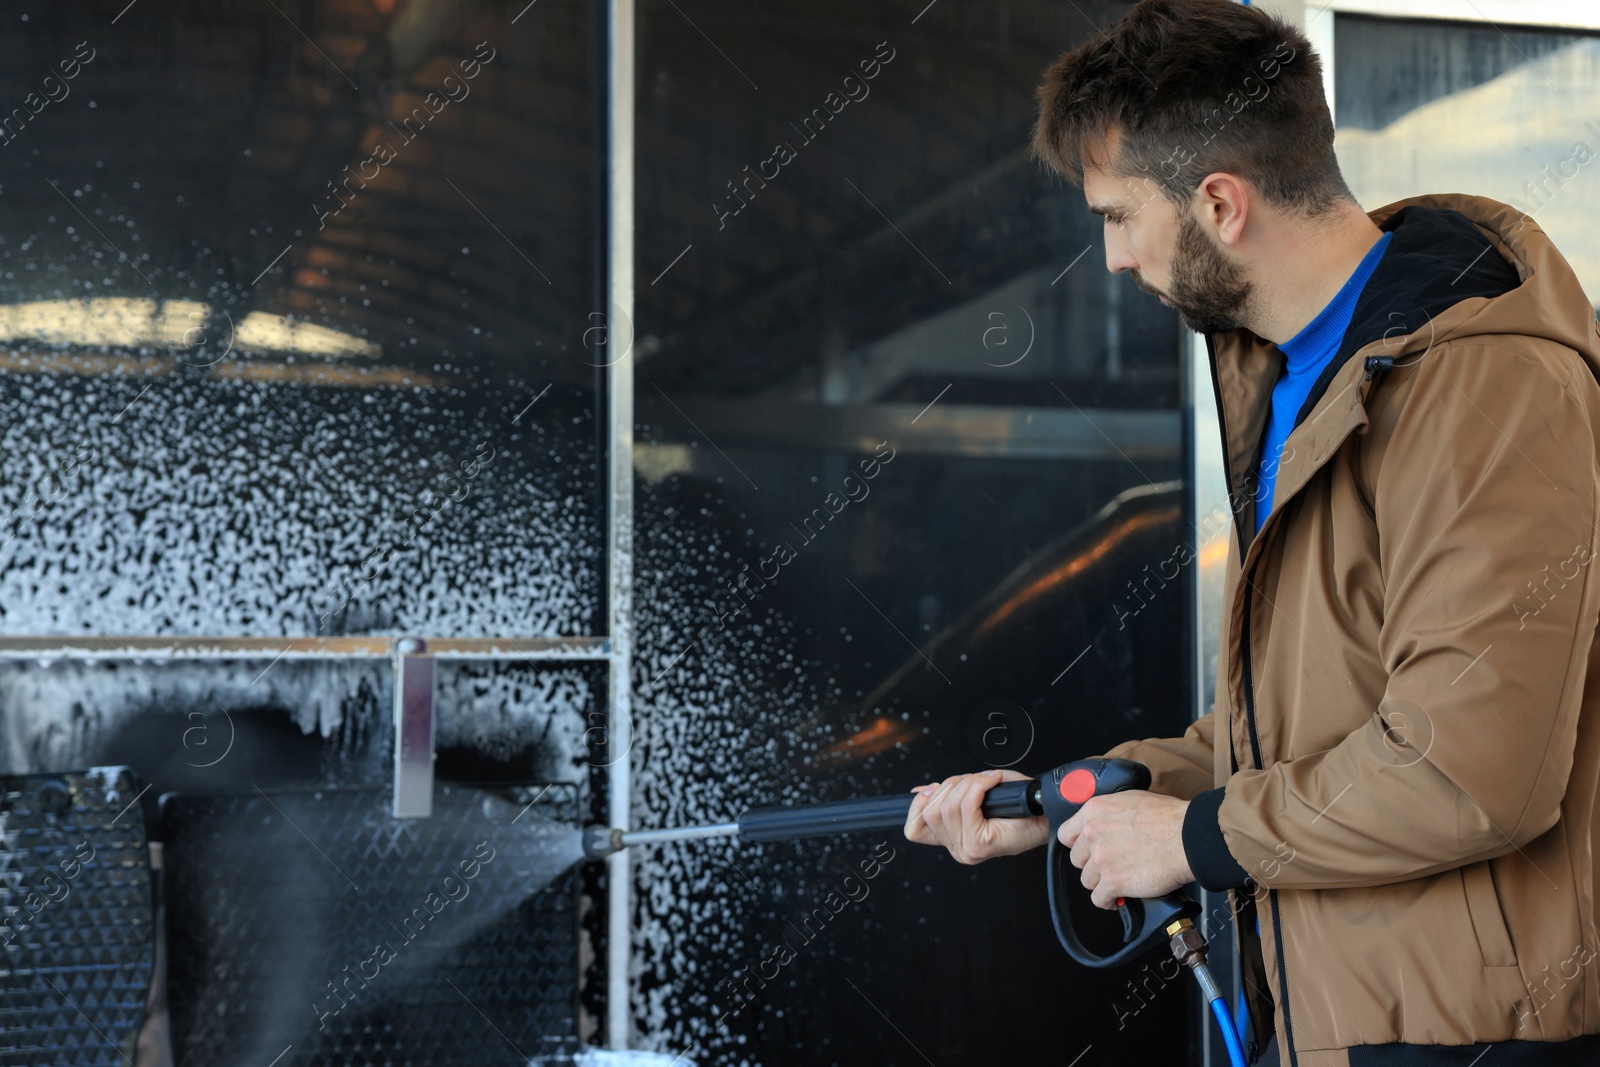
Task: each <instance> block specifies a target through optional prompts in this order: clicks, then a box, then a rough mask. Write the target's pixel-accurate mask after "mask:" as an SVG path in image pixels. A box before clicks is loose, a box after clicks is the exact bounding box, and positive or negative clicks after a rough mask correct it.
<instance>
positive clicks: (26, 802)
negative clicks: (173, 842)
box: [0, 767, 155, 1067]
mask: <svg viewBox="0 0 1600 1067" xmlns="http://www.w3.org/2000/svg"><path fill="white" fill-rule="evenodd" d="M141 788H143V787H141V786H140V785H139V784H138V782H137V781H136V780H135V778H134V776H133V772H132V771H130V770H129V769H128V768H126V767H96V768H92V769H90V770H87V771H73V772H69V773H62V774H39V775H14V776H10V775H8V776H3V777H0V1064H6V1065H8V1067H9V1065H18V1067H21V1065H24V1064H26V1065H33V1064H41V1065H42V1064H50V1065H53V1067H68V1065H71V1067H78V1065H83V1067H89V1065H93V1067H113V1065H115V1067H126V1065H127V1064H128V1063H131V1062H132V1060H133V1049H134V1043H135V1041H136V1039H137V1036H138V1032H139V1026H140V1024H141V1022H142V1021H143V1019H144V1007H145V998H146V996H147V994H148V992H149V988H150V976H151V969H152V965H153V960H154V956H155V935H154V930H155V901H154V898H153V896H152V890H151V888H150V848H149V843H148V841H147V840H146V837H145V821H144V809H143V806H142V805H140V804H139V803H138V802H137V801H138V798H139V795H140V790H141Z"/></svg>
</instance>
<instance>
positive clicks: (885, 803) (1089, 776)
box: [583, 758, 1245, 1067]
mask: <svg viewBox="0 0 1600 1067" xmlns="http://www.w3.org/2000/svg"><path fill="white" fill-rule="evenodd" d="M1148 788H1150V770H1149V768H1147V767H1146V766H1144V764H1142V763H1135V762H1133V761H1132V760H1123V759H1106V758H1096V759H1086V760H1077V761H1075V762H1072V763H1067V764H1064V765H1062V766H1060V767H1057V768H1056V769H1055V770H1053V771H1050V772H1049V773H1048V774H1045V775H1041V776H1040V777H1038V778H1030V779H1027V780H1024V781H1017V782H1001V783H1000V784H999V785H997V786H995V787H994V788H992V789H990V790H989V791H988V793H986V794H985V795H984V798H983V815H984V818H987V819H1026V818H1031V817H1035V816H1039V815H1043V816H1045V817H1046V818H1047V819H1048V821H1049V826H1050V837H1049V843H1048V845H1047V847H1046V852H1045V879H1046V888H1047V889H1048V891H1049V900H1050V918H1051V921H1052V922H1053V923H1054V924H1055V929H1056V937H1057V939H1058V940H1060V942H1061V947H1062V948H1064V949H1066V951H1067V955H1069V956H1071V957H1072V958H1073V959H1075V960H1077V961H1078V962H1079V963H1081V964H1083V965H1084V966H1086V967H1096V968H1104V967H1116V966H1120V965H1121V964H1124V963H1127V962H1129V961H1130V960H1132V959H1133V958H1134V957H1136V956H1139V955H1142V954H1143V953H1145V952H1148V951H1150V950H1151V949H1154V948H1156V947H1157V946H1163V945H1164V946H1165V947H1167V948H1168V949H1170V950H1171V952H1172V954H1173V956H1174V957H1175V958H1176V959H1177V960H1178V962H1179V963H1181V964H1182V965H1184V966H1185V967H1187V968H1188V969H1189V971H1190V972H1191V973H1192V974H1193V975H1194V976H1195V980H1196V981H1197V982H1199V984H1200V989H1201V992H1202V994H1203V995H1204V996H1205V998H1206V1001H1207V1005H1208V1006H1209V1007H1210V1009H1211V1011H1212V1013H1213V1014H1214V1015H1215V1016H1216V1019H1217V1023H1218V1025H1219V1026H1220V1027H1221V1029H1222V1036H1223V1041H1224V1043H1225V1044H1226V1045H1227V1047H1228V1059H1229V1061H1230V1062H1231V1064H1232V1065H1233V1067H1245V1057H1244V1047H1243V1044H1242V1042H1241V1040H1240V1035H1239V1032H1238V1029H1237V1027H1236V1026H1235V1025H1234V1021H1233V1016H1232V1013H1231V1012H1230V1011H1229V1010H1228V1003H1227V1000H1226V999H1225V998H1224V997H1223V996H1222V992H1221V990H1220V989H1218V987H1217V983H1216V980H1215V979H1214V978H1213V977H1212V975H1211V971H1210V969H1209V968H1208V967H1207V966H1206V939H1205V936H1204V935H1203V934H1202V933H1201V932H1200V930H1199V928H1198V927H1196V926H1195V924H1194V919H1195V917H1196V916H1197V915H1199V914H1200V909H1199V907H1198V906H1197V905H1196V904H1195V902H1194V901H1193V900H1191V899H1189V897H1188V896H1186V895H1185V894H1183V893H1169V894H1167V895H1166V896H1162V897H1156V898H1153V899H1149V900H1137V899H1126V900H1125V899H1122V898H1118V900H1117V912H1118V914H1119V915H1120V916H1121V918H1122V946H1121V947H1120V948H1118V949H1117V950H1115V951H1113V952H1111V953H1109V954H1106V955H1101V954H1100V953H1097V952H1095V951H1093V950H1092V949H1090V948H1088V947H1086V946H1085V945H1084V944H1083V942H1082V941H1081V940H1080V939H1079V937H1078V933H1077V930H1076V929H1075V928H1074V927H1073V923H1072V912H1071V910H1070V909H1069V907H1068V894H1069V893H1075V894H1077V895H1082V894H1086V893H1087V892H1088V890H1086V889H1084V888H1083V884H1082V882H1081V881H1079V879H1078V876H1077V869H1076V868H1075V867H1073V866H1072V863H1071V855H1070V851H1069V850H1068V849H1066V848H1063V847H1062V846H1061V844H1060V842H1059V840H1058V839H1057V837H1056V831H1058V830H1059V829H1060V828H1061V825H1062V824H1063V823H1065V822H1066V821H1067V820H1068V819H1070V818H1072V816H1073V815H1075V814H1077V811H1078V809H1079V808H1081V807H1082V806H1083V805H1084V804H1085V803H1087V802H1088V800H1089V798H1090V797H1094V796H1099V795H1102V794H1106V793H1119V792H1122V791H1123V790H1125V789H1148ZM915 798H916V795H915V794H914V793H910V792H906V793H899V794H892V795H890V796H878V797H858V798H856V799H853V800H838V801H831V802H828V803H824V804H798V805H793V806H783V807H771V808H752V809H750V810H749V811H747V812H745V813H744V814H743V815H741V816H739V818H738V819H737V820H735V821H733V822H720V823H706V824H704V825H700V826H682V827H676V828H673V829H667V830H622V829H618V828H615V827H606V826H589V827H585V828H584V830H583V851H584V854H585V855H586V856H588V857H589V858H590V859H603V858H604V857H606V856H609V855H611V854H612V853H613V852H618V851H620V850H622V849H625V848H629V847H631V846H633V845H660V844H666V843H669V842H673V841H694V840H701V839H708V838H717V837H738V838H740V839H742V840H745V841H794V840H799V839H801V838H806V837H821V836H826V835H832V834H844V833H855V832H858V831H863V830H898V829H901V828H902V827H904V826H905V823H906V819H907V817H908V816H909V815H910V813H911V804H912V801H913V800H915Z"/></svg>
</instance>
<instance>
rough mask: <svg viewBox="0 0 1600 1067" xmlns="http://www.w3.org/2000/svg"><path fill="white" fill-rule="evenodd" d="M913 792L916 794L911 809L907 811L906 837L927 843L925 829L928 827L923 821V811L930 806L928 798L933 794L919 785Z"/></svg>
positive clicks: (912, 799)
mask: <svg viewBox="0 0 1600 1067" xmlns="http://www.w3.org/2000/svg"><path fill="white" fill-rule="evenodd" d="M912 792H913V793H915V794H916V795H915V796H913V797H912V798H911V810H910V811H908V812H907V813H906V831H905V833H906V837H907V838H908V839H909V840H912V841H917V842H920V843H924V844H926V843H928V842H927V841H926V840H925V834H924V831H926V830H927V828H928V827H927V824H926V823H925V822H923V819H922V813H923V811H924V810H926V808H927V807H928V799H929V797H930V796H931V794H930V793H926V792H924V791H923V787H922V786H918V787H917V788H916V789H913V790H912Z"/></svg>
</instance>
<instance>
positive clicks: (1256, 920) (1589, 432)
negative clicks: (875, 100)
mask: <svg viewBox="0 0 1600 1067" xmlns="http://www.w3.org/2000/svg"><path fill="white" fill-rule="evenodd" d="M1039 99H1040V105H1041V107H1040V115H1039V119H1038V123H1037V125H1036V127H1035V131H1034V142H1033V143H1034V150H1035V154H1036V155H1038V156H1039V157H1040V158H1042V159H1043V160H1044V161H1045V162H1046V163H1048V164H1049V165H1050V166H1051V167H1052V168H1054V169H1056V170H1057V171H1059V172H1060V173H1062V174H1063V175H1065V176H1067V177H1068V178H1069V179H1070V180H1072V181H1073V182H1074V183H1075V184H1081V185H1082V187H1083V190H1084V195H1085V197H1086V199H1087V201H1088V204H1089V210H1090V211H1092V212H1094V213H1096V214H1100V215H1103V216H1104V226H1105V245H1106V266H1107V268H1108V269H1109V270H1111V271H1114V272H1117V271H1129V272H1131V273H1132V275H1133V277H1134V279H1135V280H1136V281H1137V282H1138V284H1139V286H1140V288H1142V289H1144V290H1145V291H1146V292H1149V293H1152V294H1155V295H1157V296H1158V297H1159V298H1160V299H1161V301H1162V302H1163V303H1166V304H1168V305H1170V306H1172V307H1174V308H1175V309H1177V311H1178V312H1179V314H1180V315H1181V317H1182V319H1183V321H1184V323H1185V324H1186V325H1187V326H1189V327H1190V328H1191V329H1193V330H1196V331H1198V332H1201V333H1204V334H1205V335H1206V342H1207V348H1208V350H1209V351H1210V354H1211V363H1212V373H1213V378H1214V384H1215V388H1216V392H1217V399H1218V406H1219V410H1220V413H1221V427H1222V437H1223V451H1224V455H1225V460H1226V468H1227V475H1228V482H1229V491H1230V499H1231V501H1232V504H1233V509H1234V514H1233V516H1232V517H1233V520H1234V522H1233V527H1232V529H1231V530H1230V540H1229V549H1230V551H1229V554H1228V573H1227V577H1226V579H1225V586H1224V594H1223V595H1224V609H1225V610H1224V614H1223V635H1222V644H1221V651H1220V659H1219V665H1218V672H1217V673H1218V678H1217V688H1216V693H1215V706H1214V710H1213V711H1212V712H1211V713H1210V714H1207V715H1205V716H1204V717H1202V718H1200V719H1199V720H1197V721H1196V722H1195V723H1194V724H1193V725H1192V726H1191V727H1190V728H1189V729H1188V731H1187V732H1186V733H1185V734H1184V735H1183V736H1182V737H1180V738H1169V739H1149V740H1143V741H1131V742H1128V743H1125V744H1122V745H1119V746H1118V747H1117V748H1115V749H1113V750H1112V751H1111V753H1110V755H1114V756H1121V757H1125V758H1128V759H1133V760H1138V761H1139V762H1141V763H1144V764H1145V765H1147V766H1148V767H1149V768H1150V770H1151V773H1152V775H1153V781H1152V786H1151V791H1149V792H1131V793H1123V794H1117V795H1113V796H1106V797H1096V798H1094V799H1091V800H1090V801H1089V802H1088V803H1087V804H1086V805H1085V806H1084V807H1083V809H1082V810H1081V811H1080V812H1079V814H1078V815H1077V816H1076V817H1074V818H1073V819H1072V820H1071V821H1070V822H1068V823H1067V824H1066V825H1064V826H1063V827H1062V828H1061V834H1060V838H1061V841H1062V843H1063V844H1065V845H1068V846H1070V847H1071V856H1072V861H1073V863H1074V864H1075V865H1077V866H1078V867H1080V868H1081V869H1082V880H1083V884H1084V885H1085V886H1087V887H1089V888H1090V889H1091V890H1092V891H1093V898H1094V901H1095V903H1096V904H1098V905H1099V906H1101V907H1108V906H1111V904H1112V902H1113V901H1114V900H1115V898H1116V897H1119V896H1125V897H1149V896H1154V895H1157V894H1161V893H1165V892H1169V891H1171V890H1173V889H1176V888H1178V887H1179V886H1182V885H1184V884H1185V883H1187V882H1189V881H1191V880H1193V881H1197V882H1198V883H1199V884H1200V885H1202V886H1205V887H1206V888H1208V889H1213V890H1224V889H1226V890H1231V891H1232V892H1231V899H1232V901H1233V905H1234V912H1235V923H1234V928H1235V931H1236V936H1237V937H1238V938H1239V940H1240V946H1239V947H1240V958H1241V966H1242V972H1243V976H1244V979H1245V983H1246V993H1247V997H1248V1000H1247V1003H1248V1006H1249V1009H1250V1017H1251V1019H1252V1022H1253V1032H1252V1034H1251V1035H1250V1037H1251V1038H1252V1040H1251V1041H1250V1044H1251V1045H1252V1048H1251V1052H1250V1056H1251V1059H1252V1060H1253V1059H1254V1058H1255V1057H1256V1055H1257V1054H1258V1050H1259V1049H1260V1048H1261V1047H1262V1046H1264V1045H1265V1043H1266V1041H1267V1039H1268V1037H1269V1036H1271V1035H1272V1034H1273V1033H1276V1035H1277V1040H1278V1046H1279V1050H1280V1055H1281V1061H1282V1062H1283V1063H1285V1064H1291V1065H1293V1064H1301V1063H1304V1064H1307V1065H1312V1064H1315V1065H1323V1064H1345V1063H1348V1064H1352V1065H1357V1067H1359V1065H1367V1064H1384V1065H1387V1064H1417V1065H1431V1064H1457V1063H1459V1064H1462V1065H1463V1067H1465V1065H1467V1064H1473V1063H1480V1062H1481V1064H1482V1065H1483V1067H1511V1065H1513V1064H1518V1065H1521V1064H1535V1063H1536V1064H1540V1065H1548V1064H1567V1063H1573V1064H1576V1063H1585V1064H1592V1063H1600V1037H1597V1036H1586V1035H1595V1033H1596V1031H1600V964H1596V963H1595V962H1594V961H1595V958H1596V956H1597V955H1600V930H1597V929H1596V926H1595V919H1596V915H1595V884H1596V878H1595V874H1596V870H1595V868H1596V863H1597V859H1600V849H1597V848H1596V837H1597V834H1600V827H1597V825H1596V819H1595V807H1596V792H1597V786H1600V648H1597V645H1596V641H1595V636H1596V621H1597V617H1600V582H1597V580H1596V578H1595V575H1594V573H1593V570H1594V569H1593V568H1591V567H1590V566H1589V565H1588V564H1589V562H1590V561H1591V560H1592V559H1593V558H1594V556H1595V554H1596V552H1597V551H1600V535H1597V533H1596V521H1597V515H1596V505H1597V491H1596V481H1597V472H1600V438H1597V427H1600V386H1597V384H1596V375H1597V372H1600V327H1597V324H1596V319H1595V313H1594V310H1593V309H1592V307H1591V305H1590V303H1589V300H1588V299H1587V297H1586V296H1585V295H1584V292H1583V290H1582V288H1581V287H1580V286H1579V284H1578V281H1577V279H1576V277H1575V276H1574V275H1573V272H1572V270H1571V268H1570V267H1569V266H1568V265H1567V263H1566V261H1565V260H1564V259H1563V258H1562V257H1561V255H1560V253H1558V252H1557V251H1556V249H1555V247H1554V246H1553V245H1552V243H1551V241H1550V239H1549V238H1548V237H1547V236H1546V235H1545V234H1544V233H1543V232H1542V231H1541V230H1540V228H1539V226H1538V225H1537V223H1535V222H1534V221H1533V220H1532V219H1530V218H1528V217H1527V216H1525V215H1523V214H1522V213H1521V212H1519V211H1517V210H1515V209H1513V208H1511V207H1508V206H1507V205H1505V204H1502V203H1498V202H1496V201H1493V200H1489V199H1486V198H1483V197H1477V196H1470V195H1465V194H1456V193H1449V194H1437V195H1431V196H1418V197H1413V198H1411V199H1408V200H1403V201H1400V202H1399V203H1396V204H1391V205H1389V206H1387V207H1383V208H1379V209H1378V210H1376V211H1372V212H1370V213H1366V212H1363V211H1362V210H1361V208H1360V206H1359V205H1358V204H1357V203H1356V202H1355V200H1354V199H1353V197H1352V196H1351V194H1350V192H1349V190H1348V188H1347V187H1346V185H1345V183H1344V180H1343V179H1342V177H1341V176H1340V174H1339V168H1338V163H1337V160H1336V158H1335V155H1334V151H1333V124H1332V121H1331V118H1330V116H1329V113H1328V108H1327V105H1326V103H1325V101H1324V98H1323V88H1322V72H1321V64H1320V62H1319V60H1318V58H1317V57H1316V56H1315V55H1314V54H1313V53H1312V51H1311V49H1310V47H1309V45H1308V43H1307V41H1306V39H1305V37H1304V36H1303V35H1301V34H1300V33H1299V32H1298V31H1297V30H1295V29H1294V28H1293V27H1291V26H1288V25H1285V24H1284V23H1281V22H1279V21H1277V20H1275V19H1273V18H1271V17H1270V16H1268V15H1266V14H1265V13H1263V12H1261V11H1259V10H1257V9H1254V8H1249V7H1245V6H1241V5H1236V4H1233V3H1231V2H1229V0H1144V2H1143V3H1140V4H1139V5H1138V6H1137V7H1135V8H1134V9H1132V10H1131V11H1130V12H1129V13H1128V14H1127V15H1126V16H1125V17H1124V18H1123V19H1122V20H1120V21H1119V22H1118V23H1116V24H1115V25H1113V26H1112V27H1110V28H1109V29H1108V30H1107V31H1106V32H1105V33H1103V34H1098V35H1096V37H1095V38H1094V39H1093V40H1091V41H1090V42H1088V43H1087V44H1085V45H1084V46H1083V47H1081V48H1078V49H1076V50H1075V51H1072V52H1069V53H1067V54H1066V55H1064V56H1062V57H1061V58H1060V59H1059V60H1058V61H1057V62H1056V63H1055V64H1054V65H1053V66H1051V68H1050V69H1049V71H1048V72H1047V74H1046V77H1045V81H1044V84H1043V86H1042V87H1041V89H1040V91H1039ZM1009 777H1015V775H1014V774H1011V773H1010V772H1005V773H1002V772H998V771H990V772H986V773H982V774H976V775H961V776H958V777H955V778H951V779H949V780H947V781H944V782H935V783H932V784H930V785H927V786H923V787H920V788H919V790H918V792H919V796H918V797H917V798H915V801H914V803H913V806H912V809H911V815H910V817H909V819H908V821H907V824H906V835H907V836H908V837H909V838H910V839H911V840H913V841H920V842H927V843H937V844H942V845H944V846H945V847H947V848H948V849H949V850H950V852H951V853H952V854H953V855H954V856H955V857H956V858H957V859H958V860H961V861H962V862H966V863H976V862H979V861H981V860H983V859H986V858H988V857H991V856H996V855H1005V854H1009V853H1015V852H1020V851H1023V850H1026V849H1029V848H1033V847H1037V846H1038V845H1041V844H1043V843H1044V841H1045V834H1046V830H1045V828H1044V826H1043V823H1042V820H1033V821H1024V822H1000V821H997V822H992V823H991V822H987V821H985V820H984V819H983V818H982V815H981V812H980V810H979V805H980V804H981V802H982V797H983V793H984V792H985V790H987V789H988V788H990V787H991V786H993V785H994V784H995V783H996V782H998V781H1000V780H1002V779H1004V778H1009ZM1491 1050H1492V1052H1491Z"/></svg>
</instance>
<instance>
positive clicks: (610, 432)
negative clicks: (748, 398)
mask: <svg viewBox="0 0 1600 1067" xmlns="http://www.w3.org/2000/svg"><path fill="white" fill-rule="evenodd" d="M607 14H608V19H607V27H606V44H607V47H606V107H607V113H608V121H607V124H606V158H607V160H608V166H607V174H606V185H605V188H606V190H607V193H608V203H607V205H606V216H607V218H606V221H607V225H606V238H607V249H606V252H607V254H606V292H607V299H608V300H609V302H610V308H609V313H608V315H607V317H606V320H605V321H606V326H607V330H606V398H605V405H606V423H607V425H606V442H607V451H606V494H607V501H608V509H607V510H608V515H607V520H608V521H607V522H606V568H607V580H606V634H607V636H608V637H609V639H610V646H611V647H610V652H611V655H610V658H609V660H608V661H607V673H608V677H607V685H606V700H607V702H608V704H609V707H608V709H607V711H608V715H607V728H608V729H607V734H608V736H607V740H608V753H607V758H608V761H609V770H608V775H607V780H606V810H607V814H608V816H609V822H610V823H611V825H612V826H621V827H627V826H628V825H629V822H630V801H631V792H632V786H633V782H632V776H631V775H630V774H629V764H628V753H629V750H630V749H631V748H632V747H633V729H632V726H633V723H632V718H631V707H630V705H631V699H632V682H631V667H632V663H633V228H634V216H633V166H634V163H633V132H634V125H633V124H634V18H635V10H634V4H633V0H608V10H607ZM606 863H607V879H606V882H607V893H606V903H607V911H606V1042H607V1044H609V1045H610V1046H611V1047H612V1048H615V1049H625V1048H627V1047H628V1045H629V1043H630V1041H631V1040H632V1036H633V1034H632V1027H631V1020H632V1012H631V1011H630V1008H631V996H630V993H631V990H632V981H631V978H632V973H631V962H632V953H631V952H630V948H631V945H632V931H633V922H632V919H633V892H632V890H633V868H632V865H631V864H630V862H629V857H628V852H627V850H626V849H624V850H622V851H620V852H616V853H613V854H612V855H611V856H610V858H609V859H607V861H606Z"/></svg>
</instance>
